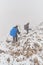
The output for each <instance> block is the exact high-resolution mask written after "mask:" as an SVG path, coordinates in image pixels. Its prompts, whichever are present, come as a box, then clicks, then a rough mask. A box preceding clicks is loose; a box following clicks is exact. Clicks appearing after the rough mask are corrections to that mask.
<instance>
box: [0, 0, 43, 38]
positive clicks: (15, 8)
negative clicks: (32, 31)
mask: <svg viewBox="0 0 43 65" xmlns="http://www.w3.org/2000/svg"><path fill="white" fill-rule="evenodd" d="M28 21H29V22H30V25H31V26H33V27H34V26H36V25H38V24H39V23H40V22H42V21H43V0H0V38H1V37H2V36H5V35H7V34H8V33H9V30H10V28H11V26H14V25H15V24H20V25H22V26H23V24H25V23H26V22H28Z"/></svg>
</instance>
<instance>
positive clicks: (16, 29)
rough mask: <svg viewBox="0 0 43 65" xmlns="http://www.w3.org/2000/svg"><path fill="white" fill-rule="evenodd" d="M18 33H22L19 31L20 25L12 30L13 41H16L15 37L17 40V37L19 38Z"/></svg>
mask: <svg viewBox="0 0 43 65" xmlns="http://www.w3.org/2000/svg"><path fill="white" fill-rule="evenodd" d="M17 34H20V32H19V29H18V26H15V27H13V28H12V29H11V31H10V35H11V36H12V37H13V42H15V39H16V42H17V38H18V35H17Z"/></svg>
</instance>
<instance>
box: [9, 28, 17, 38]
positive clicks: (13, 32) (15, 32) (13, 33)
mask: <svg viewBox="0 0 43 65" xmlns="http://www.w3.org/2000/svg"><path fill="white" fill-rule="evenodd" d="M17 32H18V29H17V28H14V27H13V28H12V29H11V31H10V35H11V36H13V37H16V36H17Z"/></svg>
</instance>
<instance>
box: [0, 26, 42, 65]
mask: <svg viewBox="0 0 43 65" xmlns="http://www.w3.org/2000/svg"><path fill="white" fill-rule="evenodd" d="M39 28H40V26H39V27H38V29H37V28H36V29H35V30H31V31H30V33H29V34H26V33H23V34H21V37H19V40H18V42H15V43H12V38H11V37H10V36H8V37H5V39H4V40H2V41H0V65H43V34H42V33H43V31H42V30H41V29H39ZM8 41H9V42H8Z"/></svg>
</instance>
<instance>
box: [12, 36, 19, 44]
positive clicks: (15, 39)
mask: <svg viewBox="0 0 43 65" xmlns="http://www.w3.org/2000/svg"><path fill="white" fill-rule="evenodd" d="M17 38H18V36H17V35H16V37H13V43H14V42H17Z"/></svg>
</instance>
